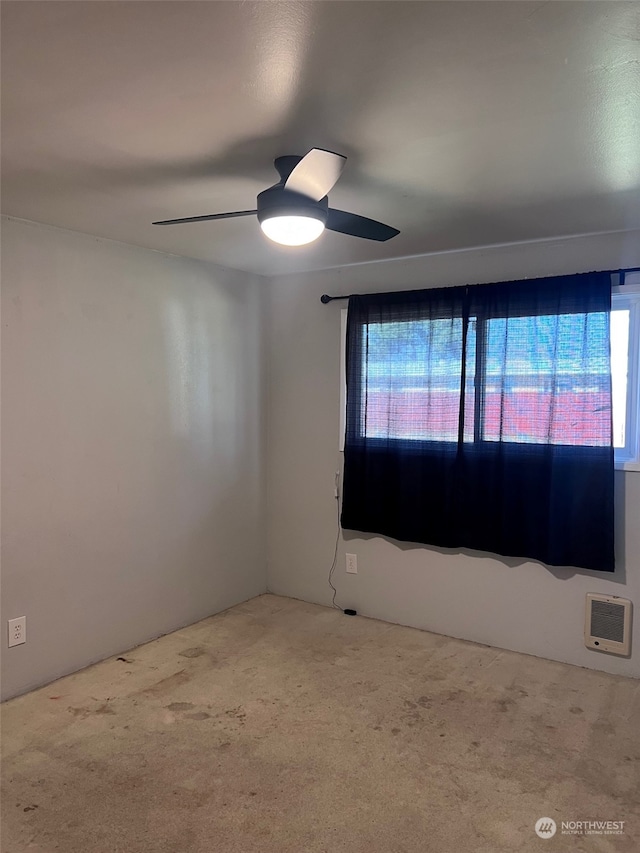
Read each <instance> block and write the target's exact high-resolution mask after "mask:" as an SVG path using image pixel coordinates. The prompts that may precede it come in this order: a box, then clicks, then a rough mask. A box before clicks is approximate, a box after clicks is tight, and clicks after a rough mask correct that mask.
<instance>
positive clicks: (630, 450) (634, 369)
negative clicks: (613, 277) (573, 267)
mask: <svg viewBox="0 0 640 853" xmlns="http://www.w3.org/2000/svg"><path fill="white" fill-rule="evenodd" d="M611 307H612V309H613V310H620V309H625V308H626V309H629V357H628V372H627V413H626V423H625V437H626V445H625V446H624V447H617V448H616V450H615V466H616V468H617V469H618V470H621V471H640V411H639V409H640V273H627V275H626V276H625V283H624V284H623V285H614V286H613V287H612V288H611Z"/></svg>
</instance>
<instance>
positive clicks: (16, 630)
mask: <svg viewBox="0 0 640 853" xmlns="http://www.w3.org/2000/svg"><path fill="white" fill-rule="evenodd" d="M26 642H27V617H26V616H18V618H17V619H9V648H11V646H20V645H22V643H26Z"/></svg>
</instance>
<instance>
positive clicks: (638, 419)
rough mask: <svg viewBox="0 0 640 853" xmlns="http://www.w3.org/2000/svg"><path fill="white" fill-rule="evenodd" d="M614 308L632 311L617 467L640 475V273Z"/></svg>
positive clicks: (618, 290) (628, 280) (343, 335)
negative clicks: (622, 442)
mask: <svg viewBox="0 0 640 853" xmlns="http://www.w3.org/2000/svg"><path fill="white" fill-rule="evenodd" d="M611 307H612V308H613V309H614V310H615V309H625V308H628V309H629V360H628V365H629V367H628V373H627V413H626V424H625V436H626V439H627V443H626V445H625V447H620V448H616V449H615V454H614V458H615V467H616V469H617V470H621V471H640V272H637V273H627V275H626V277H625V283H624V285H618V284H616V285H613V286H612V288H611ZM347 313H348V309H347V308H342V309H341V311H340V435H339V445H338V446H339V450H340V452H344V438H345V431H346V412H347V368H346V342H347Z"/></svg>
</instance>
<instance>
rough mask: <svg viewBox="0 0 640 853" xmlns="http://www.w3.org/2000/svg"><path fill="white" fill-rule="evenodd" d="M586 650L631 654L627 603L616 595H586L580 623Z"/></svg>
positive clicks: (629, 612) (629, 614)
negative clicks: (583, 615) (584, 609)
mask: <svg viewBox="0 0 640 853" xmlns="http://www.w3.org/2000/svg"><path fill="white" fill-rule="evenodd" d="M584 642H585V645H586V646H587V648H589V649H596V650H597V651H600V652H609V653H610V654H614V655H629V654H630V652H631V602H630V601H629V599H627V598H618V596H617V595H598V593H595V592H588V593H587V607H586V613H585V620H584Z"/></svg>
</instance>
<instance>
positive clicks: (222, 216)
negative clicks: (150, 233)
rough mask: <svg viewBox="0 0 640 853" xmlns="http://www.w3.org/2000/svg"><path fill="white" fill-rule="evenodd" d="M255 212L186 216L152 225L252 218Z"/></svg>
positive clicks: (238, 211)
mask: <svg viewBox="0 0 640 853" xmlns="http://www.w3.org/2000/svg"><path fill="white" fill-rule="evenodd" d="M257 212H258V211H257V210H236V211H234V212H233V213H209V214H208V215H207V216H187V217H185V218H184V219H163V220H162V222H152V223H151V224H152V225H181V224H182V223H184V222H208V221H209V220H210V219H233V218H234V217H236V216H252V215H254V214H256V213H257Z"/></svg>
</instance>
